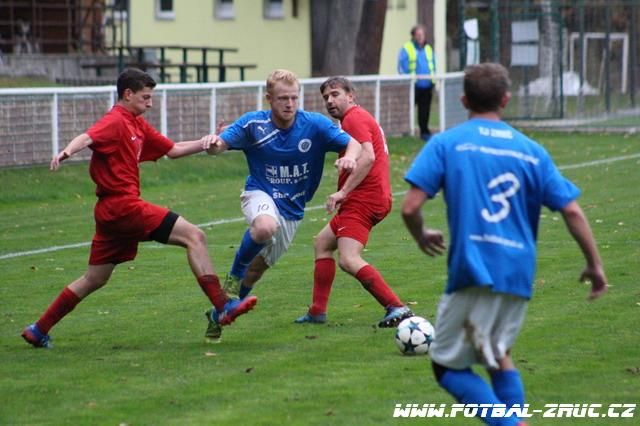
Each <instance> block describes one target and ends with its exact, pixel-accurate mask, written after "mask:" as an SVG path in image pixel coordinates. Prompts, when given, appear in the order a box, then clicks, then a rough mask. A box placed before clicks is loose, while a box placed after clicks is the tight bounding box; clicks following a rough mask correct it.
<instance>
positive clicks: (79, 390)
mask: <svg viewBox="0 0 640 426" xmlns="http://www.w3.org/2000/svg"><path fill="white" fill-rule="evenodd" d="M532 136H533V137H535V138H537V139H538V140H540V141H541V142H542V143H543V144H544V145H545V146H546V147H547V148H548V149H549V150H550V152H551V153H552V154H553V155H554V158H555V160H556V163H557V164H558V165H560V166H561V167H565V168H564V172H563V173H564V174H565V175H567V176H568V177H569V178H571V179H572V180H573V181H574V182H575V183H576V184H577V185H578V186H580V187H581V188H582V190H583V195H582V197H581V198H580V202H581V205H582V206H583V208H584V209H585V211H586V213H587V215H588V217H589V218H590V221H591V225H592V227H593V230H594V233H595V235H596V238H597V240H598V242H599V245H600V248H601V253H602V256H603V258H604V262H605V267H606V270H607V273H608V277H609V281H610V284H611V288H610V291H609V293H608V294H607V295H606V296H605V297H604V298H602V299H600V300H597V301H595V302H593V303H588V302H587V301H586V296H587V291H588V287H587V286H586V285H584V284H579V283H578V282H577V278H578V276H579V273H580V271H581V269H582V267H583V260H582V256H581V253H580V251H579V249H578V247H577V245H576V244H575V242H574V241H573V240H572V239H571V237H570V236H569V235H568V233H567V232H566V230H565V226H564V223H563V221H562V219H561V218H560V216H559V215H558V214H555V213H552V212H549V211H544V212H543V217H542V220H541V227H540V232H539V268H538V273H537V277H536V281H535V287H536V291H535V296H534V299H533V300H532V302H531V303H530V306H529V311H528V316H527V320H526V322H525V327H524V330H523V332H522V334H521V336H520V338H519V340H518V342H517V344H516V346H515V348H514V350H513V355H514V359H515V360H516V362H517V365H518V366H519V367H520V369H521V371H522V375H523V379H524V382H525V386H526V391H527V402H528V403H529V404H531V407H532V409H542V408H544V406H545V404H552V403H598V404H603V407H607V406H608V404H611V403H634V404H635V403H638V402H639V401H638V400H639V399H640V349H639V348H640V331H639V329H638V324H639V323H640V322H639V317H640V287H639V286H638V279H639V278H640V261H639V259H640V218H639V215H638V212H639V211H640V202H639V201H638V200H639V198H640V197H639V195H640V192H639V191H638V185H639V183H640V172H639V170H640V167H639V166H640V136H628V137H623V136H619V135H578V134H544V133H540V134H534V135H532ZM389 147H390V151H391V153H392V173H393V190H394V192H396V194H397V196H396V198H395V206H394V210H393V212H392V213H391V215H390V216H389V217H388V218H387V219H386V220H385V221H384V222H382V223H381V224H380V225H379V226H378V227H376V229H375V231H374V232H373V234H372V237H371V240H370V243H369V245H368V247H367V251H366V252H365V258H366V259H367V260H368V261H370V262H371V263H372V264H374V265H375V266H376V267H378V269H380V271H381V272H382V273H383V275H384V276H385V277H386V279H387V280H388V281H389V283H390V284H391V285H392V286H393V288H394V289H395V290H396V292H397V293H398V294H399V295H400V296H401V298H403V299H404V300H405V301H408V302H411V303H412V309H413V310H414V311H415V312H416V313H417V314H419V315H422V316H425V317H427V318H429V319H431V320H433V319H434V314H435V310H436V306H437V303H438V300H439V297H440V294H441V292H442V290H443V286H444V281H445V278H446V271H445V267H446V260H445V258H442V257H441V258H438V259H431V258H427V257H426V256H424V255H422V254H421V253H420V252H419V250H418V249H417V247H416V245H415V244H414V242H413V241H412V240H411V239H410V237H409V235H408V233H407V231H406V230H405V228H404V226H403V224H402V220H401V218H400V214H399V206H400V204H401V200H402V192H403V191H405V190H406V189H407V186H406V184H405V183H404V181H403V180H402V176H403V173H404V171H405V170H406V168H407V166H408V164H409V163H410V161H411V160H412V158H413V157H414V155H415V154H416V153H417V151H418V150H419V148H420V142H418V141H416V140H413V139H392V140H390V141H389ZM334 159H335V158H334V157H328V158H327V165H328V166H327V167H326V169H325V177H324V180H323V184H322V186H321V188H320V190H319V192H318V193H317V194H316V197H315V199H314V200H313V201H312V202H311V203H310V204H309V206H310V207H315V206H320V205H321V204H322V202H323V200H324V199H325V197H326V195H327V194H328V193H329V192H330V191H331V190H332V189H333V187H334V185H335V178H336V176H335V171H334V170H333V168H332V167H330V164H331V162H332V161H333V160H334ZM606 160H611V161H606ZM567 166H573V167H567ZM245 173H246V165H245V162H244V158H243V156H242V155H240V154H237V153H227V154H225V155H222V156H219V157H215V158H213V157H206V156H196V157H191V158H188V159H181V160H177V161H169V160H161V161H159V162H158V163H153V164H144V165H143V166H142V176H143V197H144V198H146V199H148V200H149V201H153V202H156V203H159V204H163V205H167V206H169V207H170V208H172V209H173V210H175V211H177V212H179V213H180V214H182V215H184V216H185V217H186V218H187V219H188V220H190V221H191V222H193V223H196V224H206V223H210V224H209V225H207V226H205V227H204V229H205V231H206V234H207V237H208V243H209V249H210V253H211V255H212V257H213V259H214V263H215V266H216V269H217V270H218V272H219V273H220V274H221V275H224V273H225V272H226V271H227V270H228V268H229V266H230V263H231V260H232V257H233V255H234V252H235V247H236V245H237V243H238V242H239V240H240V237H241V235H242V232H243V231H244V228H245V224H244V222H243V221H229V222H226V223H218V224H211V222H213V221H224V220H231V219H237V218H240V217H241V214H240V207H239V199H238V196H239V193H240V190H241V188H242V186H243V181H244V176H245ZM0 182H2V190H1V191H0V213H1V214H0V277H1V278H0V315H1V318H2V321H1V322H0V360H1V362H0V424H2V425H5V424H7V425H14V424H59V425H77V424H91V425H118V424H126V425H143V424H176V425H183V424H203V425H204V424H241V425H257V424H263V425H274V424H294V425H326V424H335V425H369V424H396V423H398V424H407V423H411V424H429V425H466V424H480V422H479V421H477V420H472V419H465V418H462V417H460V416H458V418H456V419H451V418H448V419H437V418H430V419H394V418H393V417H392V415H393V411H394V408H395V404H396V403H402V404H408V403H418V404H420V405H422V404H425V403H437V404H439V403H446V404H451V403H453V402H454V401H453V400H452V398H451V397H450V396H449V395H448V394H446V393H445V392H444V391H443V390H441V389H440V388H439V386H438V385H437V384H436V382H435V380H434V378H433V376H432V373H431V368H430V363H429V362H428V358H427V357H404V356H402V355H401V354H400V353H399V352H398V350H397V349H396V347H395V345H394V343H393V330H387V329H377V328H376V327H375V326H374V324H376V323H377V321H378V320H379V319H380V318H381V316H382V314H383V310H382V309H381V308H380V307H379V306H378V305H377V303H376V302H375V301H374V300H373V298H371V297H370V296H369V295H368V293H366V292H365V291H363V290H362V289H361V288H360V286H359V284H358V283H357V281H356V280H355V279H353V278H351V277H349V276H348V275H346V274H345V273H343V272H340V271H339V272H338V273H337V277H336V281H335V284H334V288H333V292H332V298H331V303H330V309H329V322H328V324H327V325H297V324H293V319H294V318H296V317H297V316H299V315H301V314H303V313H304V312H305V310H306V307H307V304H308V303H309V301H310V297H311V296H310V295H311V285H312V267H313V236H314V234H315V233H316V232H317V231H319V230H320V229H321V228H322V227H323V226H324V224H325V223H326V221H327V219H328V216H327V215H326V214H325V213H324V210H323V209H320V208H315V209H311V210H309V211H308V212H307V214H306V218H305V220H304V221H303V224H302V225H301V227H300V229H299V233H298V235H297V237H296V240H295V243H294V245H293V246H292V248H291V249H290V252H289V253H287V254H286V255H285V256H284V257H283V258H282V259H281V261H280V262H279V263H278V264H277V265H276V266H275V267H274V268H273V269H272V270H270V271H269V272H267V274H265V276H264V278H263V280H262V281H261V282H260V283H259V284H258V286H257V287H256V289H255V294H256V295H257V296H258V298H259V303H258V305H257V307H256V309H255V310H254V311H252V312H251V313H249V314H248V315H246V316H243V317H241V318H239V320H238V321H237V322H236V323H234V324H233V325H232V326H231V327H228V328H226V329H225V332H224V336H223V341H222V342H221V343H219V344H207V343H205V342H204V339H203V332H204V329H205V321H204V317H203V312H204V310H205V309H206V308H207V306H208V304H207V300H206V298H205V297H204V295H203V294H202V293H201V291H200V289H199V288H198V285H197V284H196V282H195V280H194V279H193V278H192V276H191V273H190V270H189V268H188V266H187V262H186V257H185V253H184V251H183V250H182V249H180V248H177V247H167V246H162V245H160V244H156V243H144V244H142V245H141V247H140V250H139V254H138V258H137V259H136V260H135V261H133V262H129V263H125V264H123V265H121V266H119V267H118V268H117V269H116V271H115V273H114V275H113V277H112V279H111V281H110V283H109V284H108V285H107V286H106V287H105V288H103V289H101V290H100V291H99V292H97V293H95V294H93V295H91V296H90V297H89V298H87V299H85V300H84V301H83V302H82V303H81V304H80V305H78V307H77V308H76V310H75V311H73V312H72V313H71V314H70V315H69V316H68V317H66V318H65V319H64V320H63V321H62V322H60V323H59V324H58V326H56V327H55V328H54V329H53V330H52V331H51V335H52V336H53V337H54V345H55V347H54V348H53V349H52V350H36V349H34V348H32V347H30V346H28V345H27V344H25V342H24V341H23V340H22V339H21V338H20V332H21V330H22V328H23V327H24V326H25V325H27V324H29V323H31V322H33V321H35V320H36V319H37V318H38V317H39V315H40V314H41V313H42V312H43V311H44V309H45V308H46V307H47V306H48V304H49V303H50V302H51V301H52V300H53V298H54V297H55V296H56V295H57V294H58V293H59V292H60V290H61V289H62V288H63V287H64V286H65V285H66V284H67V283H68V282H70V281H72V280H74V279H75V278H77V277H78V276H79V275H80V274H81V273H83V272H84V268H85V265H86V261H87V255H88V247H87V246H86V245H81V246H79V247H74V248H63V249H59V250H50V251H45V252H37V253H34V254H27V255H20V256H15V257H11V256H12V255H13V254H16V253H24V252H29V251H34V250H38V249H47V248H51V247H55V246H65V245H72V244H76V243H84V242H88V241H90V239H91V236H92V234H93V216H92V209H93V204H94V201H95V197H94V195H93V185H92V183H91V182H90V179H89V177H88V174H87V164H86V163H79V164H78V163H76V164H73V163H71V164H65V165H64V166H63V167H62V168H61V170H59V171H58V172H56V173H52V172H49V171H48V170H47V168H46V167H45V166H41V167H33V168H21V169H10V170H0ZM425 217H426V219H427V221H428V223H429V225H430V226H431V227H439V228H441V229H443V227H444V226H445V220H444V206H443V204H442V201H441V197H439V198H438V199H437V200H436V201H433V202H430V203H428V204H427V208H426V210H425ZM603 411H606V409H603ZM638 422H640V413H639V412H638V410H637V409H636V410H635V412H634V418H632V419H610V418H602V419H576V418H571V419H569V418H560V419H547V418H543V417H542V415H540V414H539V415H536V416H534V417H533V418H531V419H530V424H531V425H555V424H558V425H583V424H584V425H586V424H589V425H605V424H606V425H610V424H613V425H617V424H620V425H631V424H638Z"/></svg>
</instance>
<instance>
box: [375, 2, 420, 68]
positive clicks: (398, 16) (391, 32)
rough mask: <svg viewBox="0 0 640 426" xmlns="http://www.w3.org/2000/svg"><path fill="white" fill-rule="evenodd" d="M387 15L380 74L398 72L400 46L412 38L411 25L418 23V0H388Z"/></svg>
mask: <svg viewBox="0 0 640 426" xmlns="http://www.w3.org/2000/svg"><path fill="white" fill-rule="evenodd" d="M387 1H388V7H387V16H386V18H385V25H384V37H383V39H382V52H381V55H380V74H382V75H393V74H397V68H396V65H397V60H398V52H399V50H400V47H402V45H403V44H404V43H406V42H407V41H408V40H410V39H411V35H410V34H409V33H410V31H411V27H413V26H414V25H415V24H416V23H417V19H418V0H387Z"/></svg>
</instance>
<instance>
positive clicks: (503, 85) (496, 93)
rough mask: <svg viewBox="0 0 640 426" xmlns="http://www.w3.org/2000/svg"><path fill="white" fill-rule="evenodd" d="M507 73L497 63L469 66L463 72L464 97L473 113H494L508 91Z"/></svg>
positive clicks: (509, 82)
mask: <svg viewBox="0 0 640 426" xmlns="http://www.w3.org/2000/svg"><path fill="white" fill-rule="evenodd" d="M510 86H511V81H510V80H509V72H508V71H507V69H506V68H505V67H503V66H502V65H500V64H498V63H492V62H485V63H482V64H477V65H470V66H468V67H467V68H465V71H464V95H465V96H466V98H467V102H468V107H469V109H470V110H471V111H473V112H480V113H482V112H496V111H498V110H499V109H500V102H502V97H503V96H504V95H505V94H506V93H507V92H508V91H509V87H510Z"/></svg>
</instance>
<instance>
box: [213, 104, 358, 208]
mask: <svg viewBox="0 0 640 426" xmlns="http://www.w3.org/2000/svg"><path fill="white" fill-rule="evenodd" d="M220 137H221V138H222V140H224V141H225V143H226V144H227V145H229V148H230V149H236V150H242V151H244V154H245V156H246V158H247V163H248V166H249V176H248V177H247V181H246V184H245V190H247V191H251V190H261V191H264V192H266V193H267V194H269V195H271V197H272V198H273V199H274V201H275V203H276V206H277V207H278V210H280V214H281V215H282V216H283V217H285V218H286V219H289V220H300V219H302V217H303V216H304V207H305V205H306V203H307V201H309V200H311V198H312V197H313V194H314V193H315V192H316V190H317V189H318V185H319V184H320V178H321V177H322V169H323V167H324V159H325V154H326V153H327V152H328V151H333V152H340V151H342V150H343V149H345V148H346V147H347V145H348V143H349V140H350V139H351V137H350V136H349V135H348V134H347V133H345V132H344V131H342V130H341V129H340V128H339V127H338V126H336V125H335V124H334V123H333V122H332V121H331V120H329V119H328V118H327V117H325V116H324V115H322V114H319V113H315V112H306V111H303V110H298V111H297V113H296V118H295V121H294V123H293V125H291V127H289V128H288V129H280V128H278V127H276V125H275V124H274V123H273V121H271V111H254V112H249V113H247V114H244V115H243V116H242V117H240V118H239V119H238V120H237V121H235V122H234V123H233V124H232V125H231V126H229V127H228V128H227V129H225V130H224V132H222V134H221V135H220Z"/></svg>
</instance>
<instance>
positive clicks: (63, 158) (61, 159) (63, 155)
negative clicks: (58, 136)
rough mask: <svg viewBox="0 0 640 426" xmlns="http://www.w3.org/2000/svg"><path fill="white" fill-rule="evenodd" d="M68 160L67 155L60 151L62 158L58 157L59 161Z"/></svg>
mask: <svg viewBox="0 0 640 426" xmlns="http://www.w3.org/2000/svg"><path fill="white" fill-rule="evenodd" d="M67 158H69V154H67V152H66V151H62V157H60V161H64V160H66V159H67Z"/></svg>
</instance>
